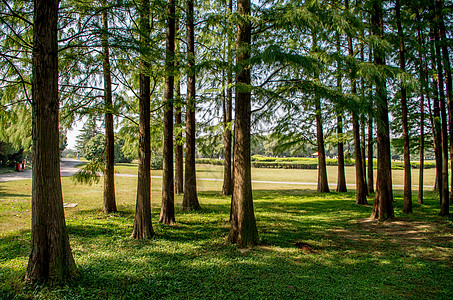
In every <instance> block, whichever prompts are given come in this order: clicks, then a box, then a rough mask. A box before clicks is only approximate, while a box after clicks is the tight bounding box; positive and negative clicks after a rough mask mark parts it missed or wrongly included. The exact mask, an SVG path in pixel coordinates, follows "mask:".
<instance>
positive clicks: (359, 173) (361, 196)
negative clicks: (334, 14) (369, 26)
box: [345, 0, 368, 205]
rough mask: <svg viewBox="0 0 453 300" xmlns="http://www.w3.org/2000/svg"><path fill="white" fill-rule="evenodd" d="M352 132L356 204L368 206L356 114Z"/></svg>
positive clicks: (350, 52)
mask: <svg viewBox="0 0 453 300" xmlns="http://www.w3.org/2000/svg"><path fill="white" fill-rule="evenodd" d="M345 9H346V10H348V9H349V1H348V0H346V1H345ZM347 40H348V55H349V56H350V57H353V56H354V49H353V45H352V37H351V35H349V34H348V36H347ZM349 71H350V78H351V94H354V95H355V94H356V93H357V87H356V80H355V78H354V74H352V70H349ZM352 131H353V136H354V153H355V178H356V203H357V204H361V205H365V204H367V203H368V202H367V199H366V192H365V182H364V176H363V166H362V163H363V160H362V153H361V151H360V127H359V120H358V117H357V113H356V112H352Z"/></svg>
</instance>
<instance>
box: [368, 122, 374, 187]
mask: <svg viewBox="0 0 453 300" xmlns="http://www.w3.org/2000/svg"><path fill="white" fill-rule="evenodd" d="M373 144H374V143H373V118H372V116H369V119H368V148H367V150H368V160H367V174H366V175H367V184H368V193H369V194H373V193H374V176H373V175H374V174H373V168H374V165H373Z"/></svg>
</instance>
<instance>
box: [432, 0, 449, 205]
mask: <svg viewBox="0 0 453 300" xmlns="http://www.w3.org/2000/svg"><path fill="white" fill-rule="evenodd" d="M443 8H444V1H443V0H436V14H437V19H438V23H439V42H440V43H441V45H440V46H441V49H442V63H443V66H444V69H445V73H444V74H445V85H446V96H447V108H448V119H449V120H450V122H449V125H448V133H449V135H450V137H452V136H453V104H452V79H451V65H450V54H449V51H448V47H447V35H446V32H445V22H444V18H443V15H442V10H443ZM449 148H450V149H449V150H450V160H451V161H450V170H451V174H452V176H451V177H450V178H451V179H450V180H451V182H450V186H451V187H453V138H450V145H449ZM450 201H451V203H453V193H450ZM444 210H446V211H447V214H448V213H449V207H447V206H446V207H445V208H444Z"/></svg>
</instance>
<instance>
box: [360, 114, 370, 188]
mask: <svg viewBox="0 0 453 300" xmlns="http://www.w3.org/2000/svg"><path fill="white" fill-rule="evenodd" d="M365 142H366V138H365V120H364V119H363V118H362V119H361V120H360V151H361V157H362V168H363V172H362V175H363V189H364V190H365V196H368V185H367V182H366V156H365V153H366V150H365V148H366V147H365Z"/></svg>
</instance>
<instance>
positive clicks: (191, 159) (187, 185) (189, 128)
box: [182, 0, 200, 210]
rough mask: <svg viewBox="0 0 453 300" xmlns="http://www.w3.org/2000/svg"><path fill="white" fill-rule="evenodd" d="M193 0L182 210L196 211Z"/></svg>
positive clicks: (190, 7)
mask: <svg viewBox="0 0 453 300" xmlns="http://www.w3.org/2000/svg"><path fill="white" fill-rule="evenodd" d="M193 5H194V1H193V0H187V26H186V28H187V29H186V31H187V63H188V70H189V73H188V74H187V109H186V165H185V174H184V175H185V180H184V198H183V200H182V209H183V210H198V209H200V204H199V203H198V196H197V174H196V170H195V132H196V131H195V108H196V98H195V91H196V90H195V89H196V86H195V26H194V11H193Z"/></svg>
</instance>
